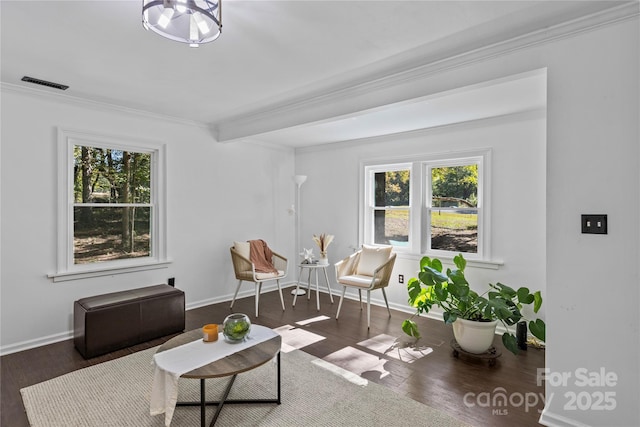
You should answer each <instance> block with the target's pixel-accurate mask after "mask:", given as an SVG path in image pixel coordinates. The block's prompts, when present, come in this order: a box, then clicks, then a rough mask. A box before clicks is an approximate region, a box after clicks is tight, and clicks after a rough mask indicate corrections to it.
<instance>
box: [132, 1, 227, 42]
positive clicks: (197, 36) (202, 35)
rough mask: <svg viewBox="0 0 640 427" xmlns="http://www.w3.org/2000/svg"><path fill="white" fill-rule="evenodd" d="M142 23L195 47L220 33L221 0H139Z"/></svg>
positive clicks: (159, 32) (154, 30)
mask: <svg viewBox="0 0 640 427" xmlns="http://www.w3.org/2000/svg"><path fill="white" fill-rule="evenodd" d="M142 25H143V26H144V28H146V29H147V30H151V31H153V32H154V33H157V34H160V35H161V36H162V37H166V38H168V39H171V40H175V41H177V42H181V43H188V44H189V45H190V46H191V47H198V46H199V45H201V44H203V43H209V42H212V41H214V40H215V39H217V38H218V37H219V36H220V33H221V32H222V0H217V1H211V0H142Z"/></svg>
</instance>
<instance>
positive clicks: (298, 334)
mask: <svg viewBox="0 0 640 427" xmlns="http://www.w3.org/2000/svg"><path fill="white" fill-rule="evenodd" d="M274 331H276V332H277V333H279V334H280V336H281V337H282V349H281V351H283V352H284V353H289V352H290V351H293V350H296V349H299V348H302V347H306V346H308V345H311V344H314V343H317V342H318V341H322V340H323V339H325V337H323V336H322V335H318V334H314V333H313V332H309V331H305V330H304V329H300V328H296V327H295V326H291V325H284V326H280V327H279V328H275V329H274Z"/></svg>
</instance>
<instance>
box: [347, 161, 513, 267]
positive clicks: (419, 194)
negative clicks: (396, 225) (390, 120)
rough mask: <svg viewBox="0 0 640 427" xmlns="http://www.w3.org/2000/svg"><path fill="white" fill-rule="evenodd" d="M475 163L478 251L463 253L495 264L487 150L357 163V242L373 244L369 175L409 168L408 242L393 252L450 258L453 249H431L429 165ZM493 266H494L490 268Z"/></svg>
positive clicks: (453, 254) (452, 254) (371, 183)
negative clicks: (358, 222)
mask: <svg viewBox="0 0 640 427" xmlns="http://www.w3.org/2000/svg"><path fill="white" fill-rule="evenodd" d="M472 163H476V164H478V250H477V253H468V252H467V253H463V254H464V256H465V259H467V260H470V261H479V262H486V263H488V264H494V265H495V266H496V267H495V268H497V265H498V264H501V263H497V262H494V261H491V191H490V190H491V149H480V150H470V151H463V152H452V153H441V154H424V155H417V156H411V157H410V158H408V157H402V158H391V159H388V158H387V159H379V160H369V161H363V162H361V173H360V177H361V185H360V194H361V197H360V201H361V202H360V203H361V209H360V213H361V214H360V224H361V226H360V239H359V240H360V244H362V243H365V244H371V245H375V243H373V242H374V234H373V233H374V228H373V226H374V224H373V214H372V206H373V195H374V193H373V191H374V185H375V184H374V182H373V176H374V174H375V173H376V172H384V171H387V170H398V169H401V168H402V169H409V171H410V175H411V179H410V190H409V191H410V195H409V197H410V199H409V200H410V202H409V204H410V207H409V212H410V214H409V218H410V223H409V244H408V245H407V246H406V247H402V246H394V249H393V250H394V252H397V253H398V254H399V255H406V256H408V257H411V256H414V257H420V256H423V255H427V256H432V257H438V258H443V259H447V258H453V257H454V256H455V255H457V252H453V251H444V250H431V249H429V247H430V241H431V227H430V220H429V218H430V217H429V216H430V213H431V168H433V167H442V166H461V165H468V164H472ZM491 268H494V267H491Z"/></svg>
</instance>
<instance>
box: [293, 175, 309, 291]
mask: <svg viewBox="0 0 640 427" xmlns="http://www.w3.org/2000/svg"><path fill="white" fill-rule="evenodd" d="M306 180H307V176H306V175H294V177H293V182H295V183H296V206H295V215H296V257H299V254H300V250H301V248H302V245H301V244H300V187H302V184H304V182H305V181H306ZM296 259H298V258H296ZM296 265H298V263H297V262H296ZM298 274H300V273H299V272H298ZM298 280H300V278H298ZM306 293H307V292H306V291H305V290H304V289H298V292H297V294H298V295H304V294H306ZM291 295H296V290H295V289H294V290H292V291H291Z"/></svg>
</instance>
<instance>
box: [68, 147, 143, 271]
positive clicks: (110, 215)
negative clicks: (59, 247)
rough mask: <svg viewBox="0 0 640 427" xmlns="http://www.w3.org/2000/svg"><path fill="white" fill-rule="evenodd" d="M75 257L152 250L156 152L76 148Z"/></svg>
mask: <svg viewBox="0 0 640 427" xmlns="http://www.w3.org/2000/svg"><path fill="white" fill-rule="evenodd" d="M73 154H74V166H73V193H74V206H73V246H74V251H73V259H74V264H86V263H94V262H100V261H109V260H117V259H127V258H138V257H148V256H149V255H150V254H151V217H152V205H151V154H150V153H139V152H133V151H123V150H115V149H109V148H99V147H90V146H85V145H81V146H80V145H76V146H74V148H73Z"/></svg>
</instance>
